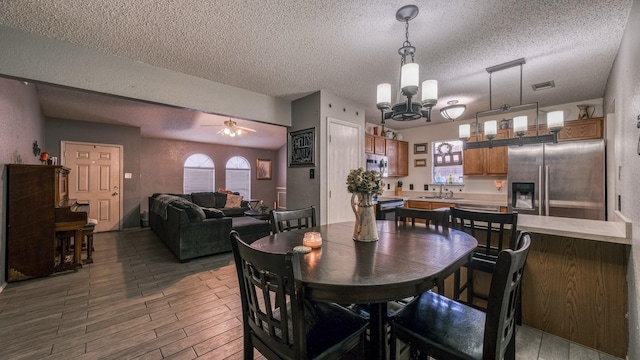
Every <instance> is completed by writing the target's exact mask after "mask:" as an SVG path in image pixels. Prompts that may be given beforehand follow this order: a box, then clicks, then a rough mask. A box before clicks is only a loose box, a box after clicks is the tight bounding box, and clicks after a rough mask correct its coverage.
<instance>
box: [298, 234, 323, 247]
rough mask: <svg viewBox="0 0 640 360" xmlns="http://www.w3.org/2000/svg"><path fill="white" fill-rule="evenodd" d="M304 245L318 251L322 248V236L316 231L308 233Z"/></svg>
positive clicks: (303, 241) (303, 240)
mask: <svg viewBox="0 0 640 360" xmlns="http://www.w3.org/2000/svg"><path fill="white" fill-rule="evenodd" d="M302 245H304V246H308V247H310V248H312V249H317V248H319V247H321V246H322V235H321V234H320V233H319V232H315V231H310V232H307V233H305V234H304V238H303V239H302Z"/></svg>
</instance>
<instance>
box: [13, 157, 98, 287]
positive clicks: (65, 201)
mask: <svg viewBox="0 0 640 360" xmlns="http://www.w3.org/2000/svg"><path fill="white" fill-rule="evenodd" d="M69 171H70V169H69V168H66V167H63V166H59V165H17V164H15V165H14V164H10V165H7V281H9V282H11V281H18V280H26V279H30V278H34V277H40V276H47V275H50V274H52V273H54V272H56V271H62V270H69V269H75V268H78V267H81V265H80V262H79V261H78V259H77V256H74V259H73V262H72V263H71V264H65V261H64V260H65V259H64V258H63V257H62V256H60V254H59V251H58V250H59V247H60V245H59V244H58V241H57V240H56V230H57V229H64V230H72V231H77V232H76V234H80V230H81V229H82V227H83V226H84V225H86V223H87V213H88V205H80V206H79V205H78V204H77V203H76V202H75V201H73V200H70V199H69Z"/></svg>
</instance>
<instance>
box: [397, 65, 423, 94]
mask: <svg viewBox="0 0 640 360" xmlns="http://www.w3.org/2000/svg"><path fill="white" fill-rule="evenodd" d="M419 84H420V65H418V64H417V63H408V64H404V65H402V71H401V73H400V87H401V88H402V93H403V94H404V95H405V96H413V95H415V94H417V93H418V85H419Z"/></svg>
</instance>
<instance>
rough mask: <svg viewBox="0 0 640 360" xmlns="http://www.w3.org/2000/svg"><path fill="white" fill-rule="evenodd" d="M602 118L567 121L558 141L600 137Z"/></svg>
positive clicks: (602, 125)
mask: <svg viewBox="0 0 640 360" xmlns="http://www.w3.org/2000/svg"><path fill="white" fill-rule="evenodd" d="M603 128H604V118H592V119H584V120H573V121H567V122H566V123H565V125H564V129H562V130H560V132H558V141H570V140H592V139H602V134H603Z"/></svg>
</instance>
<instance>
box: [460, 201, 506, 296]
mask: <svg viewBox="0 0 640 360" xmlns="http://www.w3.org/2000/svg"><path fill="white" fill-rule="evenodd" d="M450 211H451V227H452V228H454V229H456V230H461V231H464V232H466V233H468V234H470V235H471V236H473V237H475V238H476V239H477V240H478V247H477V248H476V250H474V252H473V254H472V255H471V260H470V261H469V262H467V263H466V264H465V265H464V267H465V268H466V269H467V279H466V283H465V284H461V281H462V280H461V276H460V271H456V272H455V275H454V295H453V297H454V299H456V300H460V295H461V294H462V292H463V291H465V290H466V294H467V304H468V305H471V306H479V305H477V304H474V297H477V298H480V299H483V300H485V301H486V300H487V291H486V290H485V291H484V292H483V293H480V292H478V291H476V289H474V279H473V277H474V271H481V272H484V273H487V274H491V273H493V270H494V268H495V264H496V260H497V258H498V254H499V253H500V251H502V250H504V249H512V250H513V249H515V248H516V240H517V237H518V233H517V227H518V213H517V212H512V213H499V212H487V211H476V210H466V209H459V208H455V207H451V209H450Z"/></svg>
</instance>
